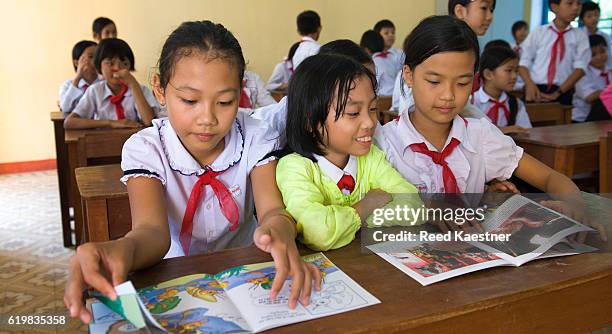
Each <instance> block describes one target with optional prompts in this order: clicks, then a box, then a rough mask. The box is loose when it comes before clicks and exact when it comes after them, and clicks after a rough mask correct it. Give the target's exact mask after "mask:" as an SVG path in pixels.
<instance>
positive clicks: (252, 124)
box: [239, 114, 280, 171]
mask: <svg viewBox="0 0 612 334" xmlns="http://www.w3.org/2000/svg"><path fill="white" fill-rule="evenodd" d="M239 117H240V118H241V119H239V122H240V123H241V124H242V125H243V126H244V128H245V129H244V131H245V135H246V136H248V137H249V138H248V140H249V142H250V144H249V148H248V150H249V151H248V152H246V154H247V155H246V156H247V166H248V170H249V171H251V170H253V168H255V167H258V166H262V165H265V164H267V163H268V162H270V161H273V160H276V157H275V156H274V155H272V154H270V153H271V152H273V151H276V150H278V149H279V148H280V147H279V145H278V139H279V134H278V132H276V130H274V129H273V128H272V127H271V126H269V125H268V124H267V123H265V122H263V121H260V120H257V119H253V118H251V117H249V116H247V115H246V114H242V115H239Z"/></svg>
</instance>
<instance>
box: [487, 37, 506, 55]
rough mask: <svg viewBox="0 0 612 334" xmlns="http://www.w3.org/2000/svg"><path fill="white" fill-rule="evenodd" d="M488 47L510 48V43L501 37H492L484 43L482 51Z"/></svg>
mask: <svg viewBox="0 0 612 334" xmlns="http://www.w3.org/2000/svg"><path fill="white" fill-rule="evenodd" d="M490 48H508V49H510V48H511V46H510V43H508V42H507V41H505V40H503V39H494V40H491V41H488V42H487V44H485V47H484V49H483V51H482V52H485V51H487V50H488V49H490Z"/></svg>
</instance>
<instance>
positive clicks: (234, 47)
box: [158, 20, 245, 88]
mask: <svg viewBox="0 0 612 334" xmlns="http://www.w3.org/2000/svg"><path fill="white" fill-rule="evenodd" d="M197 52H201V53H205V54H206V56H207V57H208V58H221V59H224V60H227V61H229V62H230V64H232V65H233V66H236V68H237V70H238V81H239V82H240V83H242V79H243V78H244V68H245V61H244V56H243V55H242V48H241V47H240V43H238V40H237V39H236V37H234V35H232V33H231V32H230V31H229V30H227V29H226V28H225V27H224V26H223V25H221V24H218V23H213V22H211V21H208V20H206V21H190V22H183V23H182V24H181V25H180V26H179V27H178V28H176V30H174V31H173V32H172V33H171V34H170V36H168V39H166V42H165V43H164V46H163V47H162V51H161V55H160V56H159V62H158V68H159V81H160V85H161V87H162V88H166V86H167V85H168V82H170V78H171V77H172V74H173V72H174V66H175V65H176V63H177V62H178V61H179V59H181V58H182V57H188V56H191V55H193V54H195V53H197Z"/></svg>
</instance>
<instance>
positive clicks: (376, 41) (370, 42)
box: [359, 30, 385, 53]
mask: <svg viewBox="0 0 612 334" xmlns="http://www.w3.org/2000/svg"><path fill="white" fill-rule="evenodd" d="M359 46H361V47H362V48H364V49H368V50H370V52H372V53H375V52H381V51H383V50H384V49H385V40H384V39H383V38H382V36H381V35H380V34H379V33H377V32H376V31H374V30H368V31H366V32H364V33H363V35H361V41H360V42H359Z"/></svg>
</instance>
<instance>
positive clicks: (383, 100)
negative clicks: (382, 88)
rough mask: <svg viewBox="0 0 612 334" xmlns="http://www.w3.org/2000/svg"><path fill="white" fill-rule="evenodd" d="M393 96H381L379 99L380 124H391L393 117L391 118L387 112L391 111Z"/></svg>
mask: <svg viewBox="0 0 612 334" xmlns="http://www.w3.org/2000/svg"><path fill="white" fill-rule="evenodd" d="M391 100H392V97H391V96H379V97H378V103H377V108H378V121H379V122H380V124H385V123H387V122H389V121H390V120H391V119H392V118H393V117H389V116H388V113H387V111H389V109H391Z"/></svg>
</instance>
